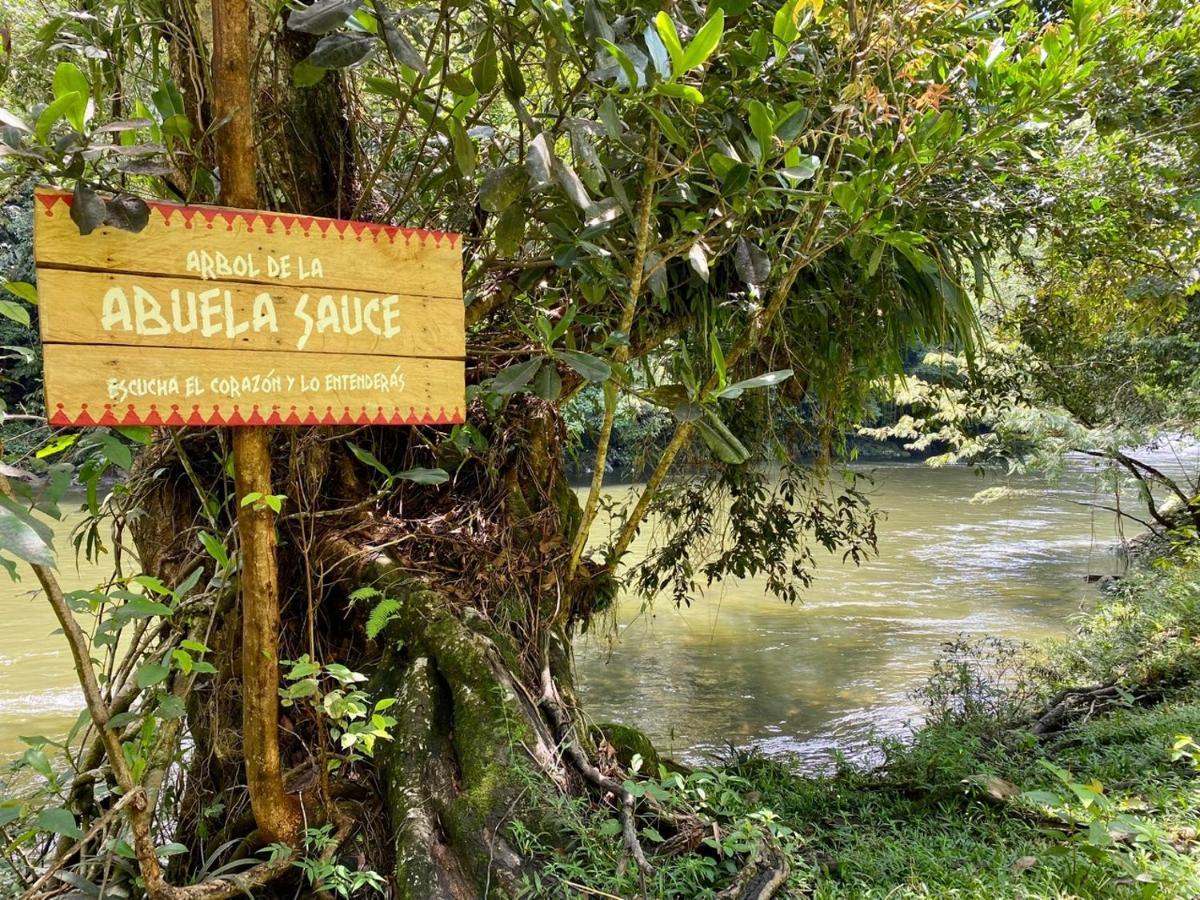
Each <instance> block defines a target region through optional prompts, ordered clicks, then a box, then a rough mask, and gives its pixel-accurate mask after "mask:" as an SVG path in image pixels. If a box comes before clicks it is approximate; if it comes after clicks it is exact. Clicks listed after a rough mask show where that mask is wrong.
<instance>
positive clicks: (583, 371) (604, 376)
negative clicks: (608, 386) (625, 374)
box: [555, 350, 612, 381]
mask: <svg viewBox="0 0 1200 900" xmlns="http://www.w3.org/2000/svg"><path fill="white" fill-rule="evenodd" d="M555 355H556V356H558V358H559V359H561V360H562V361H563V362H565V363H566V364H567V365H568V366H570V367H571V368H572V369H574V370H575V371H576V372H578V373H579V374H580V375H582V376H583V377H584V378H586V379H587V380H588V381H607V380H608V379H609V378H610V377H611V376H612V366H610V365H609V364H608V363H607V362H605V361H604V360H602V359H600V358H599V357H596V356H592V355H591V354H590V353H583V352H581V351H579V350H559V351H557V353H556V354H555Z"/></svg>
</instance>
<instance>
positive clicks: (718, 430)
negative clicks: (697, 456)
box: [695, 410, 750, 466]
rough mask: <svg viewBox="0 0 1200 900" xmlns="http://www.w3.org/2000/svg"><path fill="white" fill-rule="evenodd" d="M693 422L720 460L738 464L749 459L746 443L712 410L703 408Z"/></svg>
mask: <svg viewBox="0 0 1200 900" xmlns="http://www.w3.org/2000/svg"><path fill="white" fill-rule="evenodd" d="M695 422H696V430H697V431H698V432H700V437H702V438H703V439H704V443H705V444H707V445H708V449H710V450H711V451H712V452H713V453H714V454H715V455H716V457H717V459H719V460H721V462H724V463H729V464H730V465H735V466H738V465H741V464H742V463H744V462H746V461H747V460H748V459H750V451H749V450H747V449H746V445H745V444H743V443H742V442H741V441H740V440H738V439H737V437H736V436H735V435H734V434H733V432H732V431H730V430H729V428H728V427H726V425H725V423H724V422H722V421H721V420H720V418H718V417H717V414H716V413H714V412H713V411H712V410H705V411H704V415H703V416H701V417H700V418H698V419H696V420H695Z"/></svg>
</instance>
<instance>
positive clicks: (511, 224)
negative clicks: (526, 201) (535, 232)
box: [492, 203, 526, 256]
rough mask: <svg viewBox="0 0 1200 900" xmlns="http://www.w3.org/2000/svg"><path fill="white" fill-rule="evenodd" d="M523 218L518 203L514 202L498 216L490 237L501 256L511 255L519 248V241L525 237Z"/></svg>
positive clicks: (522, 211)
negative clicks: (498, 218) (498, 219)
mask: <svg viewBox="0 0 1200 900" xmlns="http://www.w3.org/2000/svg"><path fill="white" fill-rule="evenodd" d="M525 218H526V217H525V210H524V209H523V208H522V205H521V204H520V203H514V204H513V205H512V206H510V207H509V208H508V209H506V210H505V211H504V213H503V214H502V215H501V216H500V221H498V222H497V223H496V230H495V232H494V233H493V235H492V238H493V240H495V242H496V251H497V252H498V253H499V254H500V255H501V256H512V255H514V254H515V253H516V252H517V251H518V250H520V249H521V241H523V240H524V239H525Z"/></svg>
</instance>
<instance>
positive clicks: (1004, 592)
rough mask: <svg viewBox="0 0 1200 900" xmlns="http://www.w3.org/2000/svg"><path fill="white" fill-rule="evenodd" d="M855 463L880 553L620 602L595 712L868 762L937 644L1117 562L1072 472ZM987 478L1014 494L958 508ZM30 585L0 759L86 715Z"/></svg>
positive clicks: (80, 576)
mask: <svg viewBox="0 0 1200 900" xmlns="http://www.w3.org/2000/svg"><path fill="white" fill-rule="evenodd" d="M1167 462H1170V461H1169V460H1168V461H1167ZM857 468H858V469H860V470H862V471H869V472H871V473H873V477H874V479H875V484H874V486H873V487H871V488H869V493H870V495H871V497H872V500H873V502H874V503H875V505H876V506H877V507H878V508H880V509H882V510H884V511H886V513H887V519H886V521H884V522H883V523H882V524H881V527H880V532H879V538H880V539H879V551H880V552H879V556H878V558H876V559H873V560H871V561H869V562H867V563H865V564H863V565H862V566H861V567H855V566H853V565H852V564H847V565H842V564H840V563H839V562H838V560H837V558H836V557H827V558H824V559H822V558H821V557H820V556H818V561H819V563H820V564H821V565H820V567H819V569H818V573H817V579H816V581H815V583H814V584H813V586H812V588H811V589H810V590H809V591H808V592H807V594H806V597H805V600H804V602H803V603H802V604H799V605H796V606H787V605H785V604H783V603H782V602H780V601H778V600H776V599H773V598H771V597H768V596H766V595H765V594H764V592H763V585H762V584H761V583H759V582H757V581H755V580H753V579H748V580H744V581H738V582H730V583H726V584H724V585H718V586H715V587H713V588H712V589H711V590H708V591H706V592H705V593H704V595H703V596H702V597H700V598H699V599H698V600H697V602H695V603H693V604H692V606H691V608H690V609H682V610H676V609H675V608H674V607H673V606H672V605H671V604H670V603H669V602H668V601H662V602H660V603H658V604H656V605H655V607H654V608H653V609H652V610H650V611H646V610H643V609H642V608H641V604H640V602H638V601H635V600H632V599H630V600H626V601H623V602H622V604H621V605H620V607H619V609H618V611H617V626H618V637H617V640H616V641H615V642H610V641H609V640H607V639H600V638H597V637H588V636H585V637H583V638H581V639H580V642H579V644H578V651H579V678H580V683H581V689H582V693H583V697H584V699H585V702H586V706H587V709H588V712H589V713H590V714H591V715H592V717H593V718H594V719H595V720H596V721H620V722H625V723H628V724H632V725H637V726H639V727H641V728H643V729H644V730H646V731H647V732H648V733H649V734H650V736H651V737H652V738H653V739H654V740H655V741H656V743H657V744H658V745H659V746H660V747H662V748H664V749H665V750H666V751H668V752H669V753H671V754H674V755H676V756H678V757H681V758H685V759H689V760H693V761H698V760H700V759H703V758H705V757H711V756H712V755H714V754H717V753H719V752H721V751H722V750H723V749H724V748H726V747H727V746H728V745H729V744H734V745H737V746H740V747H745V746H755V747H758V748H760V749H762V750H763V751H765V752H768V753H786V754H791V755H794V756H796V757H798V758H799V760H800V762H801V763H802V764H804V765H806V766H808V767H811V768H823V767H825V766H827V765H828V764H829V763H830V761H831V760H832V759H833V753H834V752H835V751H841V752H844V753H847V754H849V755H851V756H862V755H863V754H864V752H865V750H866V748H867V747H869V746H870V744H871V741H872V739H873V738H874V737H876V736H880V735H888V736H896V735H902V734H903V733H904V732H905V730H906V728H907V727H909V725H910V724H911V723H913V722H914V721H915V720H916V717H917V716H918V713H919V710H918V709H917V706H916V704H915V703H914V701H913V700H912V699H911V698H910V694H911V692H912V690H913V688H914V687H916V686H917V685H918V684H919V683H920V682H921V681H922V680H923V678H924V677H925V675H926V674H927V673H928V671H929V666H930V661H931V659H932V658H933V657H934V655H935V654H936V653H937V651H938V648H939V646H940V645H941V644H942V643H943V642H944V641H947V640H950V639H953V638H954V637H956V636H957V635H958V634H960V633H968V634H977V635H978V634H995V635H1002V636H1005V637H1011V638H1017V639H1029V640H1036V639H1038V638H1042V637H1046V636H1049V635H1058V634H1063V633H1065V632H1067V631H1068V630H1069V629H1070V628H1071V627H1072V619H1073V617H1074V616H1076V615H1077V614H1078V613H1079V612H1080V610H1081V609H1084V608H1086V606H1087V605H1088V604H1089V603H1090V602H1091V601H1092V600H1093V598H1094V596H1095V588H1094V587H1093V586H1091V585H1089V584H1088V583H1087V581H1086V576H1087V575H1099V574H1108V573H1112V572H1117V571H1119V569H1120V567H1121V562H1120V560H1119V558H1118V556H1117V554H1116V553H1115V552H1114V551H1113V547H1114V543H1115V535H1116V532H1115V529H1114V524H1113V520H1112V516H1111V514H1109V513H1103V512H1097V511H1094V510H1093V509H1091V508H1089V507H1088V506H1086V505H1081V504H1085V503H1088V502H1090V501H1093V500H1097V499H1101V500H1103V498H1102V497H1100V496H1098V495H1097V494H1096V489H1095V488H1094V486H1093V485H1092V483H1091V481H1090V480H1089V479H1086V478H1085V477H1084V476H1083V474H1082V472H1081V471H1080V468H1081V467H1077V469H1075V470H1072V471H1069V472H1068V474H1067V475H1066V476H1064V477H1063V478H1062V479H1060V480H1059V481H1057V482H1056V483H1054V484H1049V483H1047V482H1045V481H1043V480H1040V479H1037V478H1017V477H1013V478H1006V477H1000V476H996V475H990V476H979V475H977V474H975V473H974V472H973V471H972V470H969V469H965V468H959V467H953V468H943V469H930V468H927V467H925V466H922V465H918V464H909V463H904V464H882V465H877V466H868V465H864V466H858V467H857ZM997 485H1005V486H1008V487H1010V488H1014V489H1016V491H1017V492H1014V493H1013V494H1012V495H1011V496H1009V497H1007V498H1006V499H1002V500H999V501H997V502H993V503H990V504H973V503H971V502H969V501H970V498H971V497H972V496H974V495H975V494H976V493H977V492H978V491H980V490H982V489H983V488H985V487H991V486H997ZM636 489H637V486H636V485H635V486H632V487H621V486H615V487H613V488H612V489H611V490H612V491H613V493H620V492H622V491H628V490H636ZM73 524H74V523H73V522H72V521H70V520H68V521H67V522H65V523H60V524H59V525H58V526H57V530H58V540H57V541H56V546H57V547H58V549H59V552H60V558H61V561H60V569H61V571H62V576H63V581H64V583H65V585H66V586H67V587H68V588H82V587H92V586H94V585H96V584H97V583H98V582H99V581H100V580H101V579H102V578H103V577H104V576H105V574H106V572H107V569H106V568H104V567H94V566H89V565H87V564H83V565H80V566H76V564H75V562H74V560H73V559H72V556H71V553H70V549H71V548H70V542H69V540H68V534H69V532H70V528H71V527H72V525H73ZM636 549H637V548H636V547H635V551H636ZM818 552H819V553H823V551H818ZM35 586H36V583H35V582H34V581H33V579H32V577H31V576H28V575H26V576H24V577H23V580H22V581H21V582H19V583H16V584H14V583H12V582H9V581H8V578H7V576H6V575H3V573H0V611H2V614H3V618H2V619H0V758H3V757H4V756H12V755H15V754H18V753H20V752H21V750H22V749H23V747H24V745H23V744H22V743H21V741H20V737H21V736H22V735H39V734H40V735H47V736H50V737H54V736H58V735H61V734H63V733H64V732H65V731H66V730H67V728H69V727H70V724H71V723H72V722H73V721H74V719H75V716H76V714H77V712H78V710H79V709H80V697H79V692H78V690H77V688H76V687H75V681H74V673H73V672H72V669H71V664H70V657H69V654H68V652H67V650H66V646H65V644H64V642H63V639H62V636H61V635H60V634H58V633H56V628H57V624H56V622H55V621H54V618H53V615H52V614H51V612H50V609H49V607H48V605H47V604H46V602H45V600H44V599H42V598H41V597H40V596H39V595H37V594H36V593H34V591H33V588H34V587H35Z"/></svg>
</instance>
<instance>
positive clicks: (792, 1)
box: [772, 0, 800, 46]
mask: <svg viewBox="0 0 1200 900" xmlns="http://www.w3.org/2000/svg"><path fill="white" fill-rule="evenodd" d="M798 18H799V0H787V2H786V3H784V4H783V6H781V7H780V8H779V10H778V12H776V13H775V21H774V24H773V28H772V33H773V34H774V35H775V39H776V40H777V41H779V42H780V43H782V44H784V45H785V46H786V45H788V44H790V43H791V42H792V41H794V40H795V39H796V37H797V36H798V35H799V34H800V30H799V29H798V28H797V27H796V22H797V19H798Z"/></svg>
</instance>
